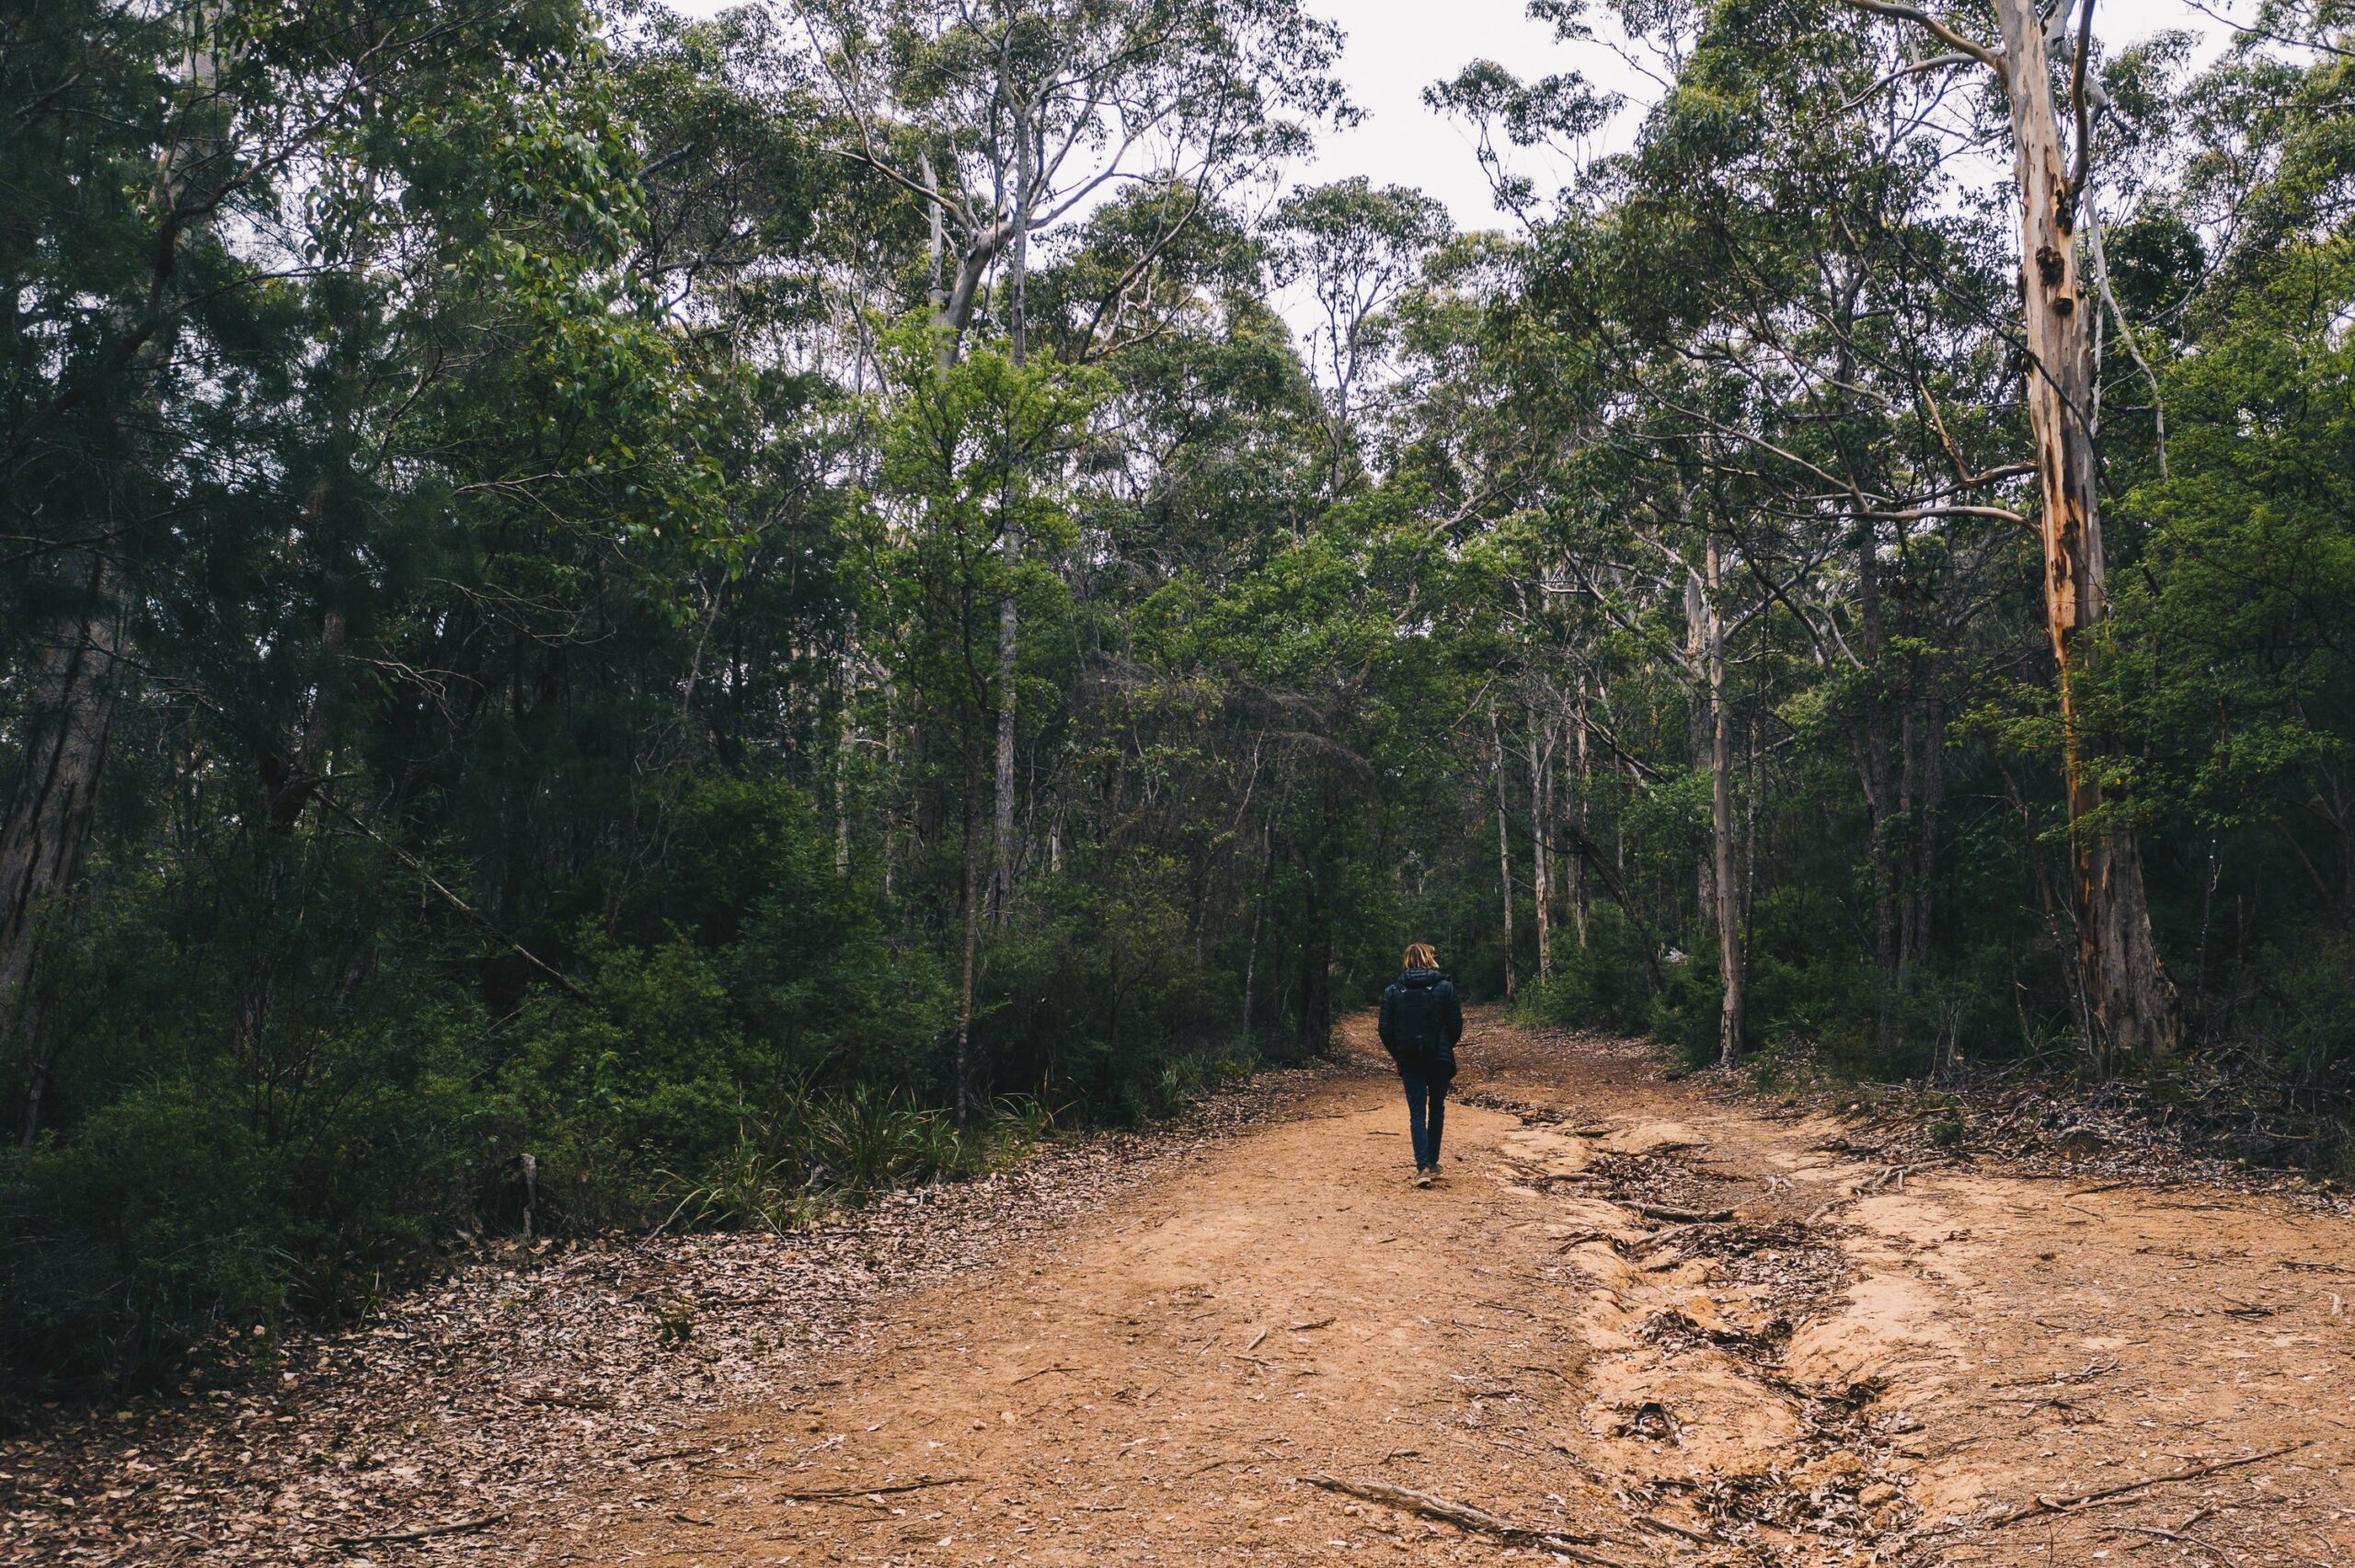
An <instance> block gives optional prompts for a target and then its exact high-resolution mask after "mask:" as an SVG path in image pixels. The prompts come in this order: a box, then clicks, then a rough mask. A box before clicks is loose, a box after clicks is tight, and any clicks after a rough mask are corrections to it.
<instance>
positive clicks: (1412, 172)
mask: <svg viewBox="0 0 2355 1568" xmlns="http://www.w3.org/2000/svg"><path fill="white" fill-rule="evenodd" d="M1932 8H1933V9H1936V7H1935V6H1934V7H1932ZM2234 8H2235V7H2234V6H2232V5H2230V4H2229V3H2227V0H2206V3H2205V4H2202V3H2200V0H2097V10H2096V12H2095V18H2094V19H2095V30H2096V31H2097V33H2098V34H2099V35H2100V37H2101V39H2102V40H2103V44H2104V46H2105V48H2107V49H2108V50H2109V51H2110V52H2116V51H2118V50H2119V49H2122V48H2126V47H2128V46H2131V45H2132V44H2135V43H2140V42H2142V41H2143V40H2146V39H2149V38H2151V37H2153V36H2154V35H2155V34H2157V33H2160V32H2164V31H2170V30H2177V29H2179V30H2182V31H2186V32H2190V33H2193V34H2195V35H2197V36H2198V37H2199V38H2200V40H2201V44H2202V49H2201V53H2202V54H2203V55H2204V54H2206V53H2209V52H2212V51H2213V49H2214V48H2215V47H2217V46H2219V45H2221V43H2222V41H2223V39H2224V37H2225V36H2226V33H2225V29H2223V28H2221V27H2220V26H2218V25H2217V23H2216V21H2215V19H2214V17H2216V16H2217V15H2219V14H2222V15H2230V14H2231V13H2232V11H2233V10H2234ZM2237 8H2238V9H2240V10H2243V11H2246V10H2247V9H2248V8H2249V7H2248V5H2247V3H2246V0H2242V4H2241V5H2240V6H2238V7H2237ZM1321 9H1322V10H1323V12H1324V14H1326V15H1327V16H1329V17H1332V18H1333V19H1334V20H1336V21H1338V22H1339V23H1340V25H1341V26H1342V28H1343V29H1346V30H1347V31H1348V33H1349V46H1348V49H1347V51H1346V52H1345V53H1344V54H1343V56H1342V60H1341V70H1340V74H1341V78H1342V80H1343V81H1345V82H1346V83H1348V85H1349V90H1350V97H1351V98H1352V100H1354V101H1355V102H1356V104H1357V105H1358V107H1359V108H1361V109H1363V110H1365V111H1366V118H1365V120H1364V122H1363V123H1361V124H1360V125H1357V126H1355V127H1352V128H1351V129H1350V130H1347V131H1342V132H1332V131H1329V130H1328V131H1327V132H1326V134H1325V136H1324V139H1323V141H1322V143H1321V144H1320V145H1319V147H1318V149H1317V155H1316V157H1315V160H1314V161H1313V162H1311V163H1310V164H1308V165H1306V166H1304V167H1303V168H1301V169H1299V170H1297V171H1295V172H1294V175H1293V179H1294V181H1295V183H1304V184H1320V183H1323V182H1325V181H1327V180H1335V179H1346V178H1349V177H1351V176H1353V175H1363V176H1365V177H1368V178H1370V179H1372V180H1373V182H1374V183H1375V184H1376V185H1411V186H1417V187H1419V188H1420V189H1423V190H1426V191H1428V192H1430V194H1431V195H1433V196H1436V197H1438V198H1439V199H1440V200H1442V201H1444V202H1445V203H1446V204H1447V210H1448V212H1449V213H1450V214H1452V215H1453V218H1454V220H1455V225H1456V227H1457V228H1459V229H1466V230H1469V229H1488V228H1499V227H1511V226H1512V224H1513V219H1512V217H1511V214H1510V213H1507V212H1501V211H1499V209H1498V207H1497V205H1496V203H1495V201H1494V200H1492V196H1491V191H1490V188H1489V183H1488V176H1487V175H1486V174H1485V173H1484V172H1483V171H1482V170H1481V167H1480V162H1479V157H1478V153H1477V146H1476V140H1475V137H1474V134H1473V132H1472V129H1471V128H1470V127H1469V126H1467V125H1465V124H1464V123H1463V122H1462V121H1460V120H1452V119H1449V118H1446V117H1444V116H1442V115H1440V114H1437V113H1435V112H1434V111H1432V110H1431V109H1429V108H1427V107H1426V106H1425V105H1424V103H1423V90H1424V89H1425V88H1426V87H1428V86H1430V85H1431V84H1432V83H1434V82H1437V81H1440V80H1442V79H1445V78H1449V77H1453V75H1454V74H1456V73H1457V72H1458V71H1460V70H1462V69H1463V68H1464V67H1465V65H1468V64H1470V63H1472V62H1473V61H1475V60H1493V61H1495V62H1496V63H1498V64H1499V65H1502V66H1503V67H1505V69H1507V70H1508V71H1511V73H1512V74H1514V75H1516V76H1519V77H1521V78H1522V79H1523V80H1524V81H1526V80H1531V79H1534V78H1536V77H1539V76H1545V75H1549V74H1555V73H1568V72H1576V73H1578V74H1580V75H1581V76H1584V77H1585V78H1586V79H1587V80H1588V81H1589V82H1591V83H1592V84H1593V85H1594V86H1597V87H1599V88H1602V89H1603V90H1605V91H1608V92H1614V93H1617V94H1619V95H1620V96H1621V97H1624V98H1625V99H1626V100H1627V105H1628V107H1627V109H1625V110H1623V111H1622V112H1621V114H1620V115H1619V117H1618V118H1617V119H1616V120H1614V122H1613V123H1612V124H1611V125H1610V126H1609V127H1607V128H1606V129H1605V130H1604V131H1603V132H1601V133H1600V134H1599V135H1598V136H1597V137H1596V139H1595V141H1594V143H1593V144H1591V145H1590V146H1588V147H1585V148H1582V149H1580V151H1581V152H1582V153H1584V154H1588V155H1595V154H1605V153H1613V152H1619V151H1624V150H1625V149H1626V146H1627V145H1628V143H1630V142H1631V141H1632V140H1633V138H1634V135H1635V132H1636V130H1637V125H1638V123H1639V121H1640V119H1641V113H1642V110H1643V109H1644V108H1645V107H1646V106H1648V105H1649V104H1650V103H1652V102H1654V101H1655V100H1656V99H1657V98H1658V97H1659V96H1660V82H1659V80H1658V79H1656V78H1655V77H1653V76H1652V75H1650V74H1647V71H1646V69H1644V66H1645V64H1646V62H1645V61H1644V59H1643V57H1642V56H1641V55H1640V54H1639V53H1637V52H1633V51H1628V50H1625V49H1620V48H1614V46H1613V43H1612V41H1611V36H1612V35H1611V34H1610V32H1609V31H1608V29H1607V26H1606V24H1605V23H1604V20H1603V17H1602V15H1601V13H1602V12H1603V6H1592V7H1591V11H1592V12H1593V13H1595V14H1596V15H1595V16H1594V18H1593V21H1592V23H1591V25H1592V26H1593V28H1594V30H1595V32H1596V34H1597V36H1596V38H1595V39H1594V40H1591V41H1585V42H1573V43H1562V42H1558V41H1557V40H1556V39H1555V37H1554V29H1553V26H1552V24H1550V23H1546V22H1539V21H1533V20H1531V19H1530V17H1529V16H1528V7H1527V6H1526V4H1525V3H1524V0H1446V3H1444V4H1442V5H1430V4H1428V3H1426V0H1327V4H1326V5H1325V6H1322V7H1321ZM1889 25H1890V26H1899V25H1901V24H1898V23H1890V24H1889ZM1502 151H1503V152H1504V153H1505V155H1506V157H1507V161H1508V164H1509V166H1511V167H1513V168H1516V169H1517V170H1518V171H1519V172H1522V173H1524V174H1527V175H1529V176H1530V177H1532V178H1534V180H1535V182H1536V185H1537V189H1538V192H1539V194H1540V195H1541V196H1544V197H1550V196H1551V195H1552V193H1553V190H1554V189H1555V188H1556V187H1557V186H1559V185H1560V184H1561V183H1562V182H1563V180H1564V179H1565V178H1567V177H1568V175H1569V173H1570V170H1569V169H1568V167H1567V166H1562V165H1559V164H1556V165H1552V166H1548V165H1547V164H1546V163H1545V161H1544V160H1542V159H1541V158H1539V157H1537V156H1536V155H1533V154H1531V153H1528V152H1525V151H1523V150H1521V149H1515V148H1505V149H1502Z"/></svg>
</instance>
